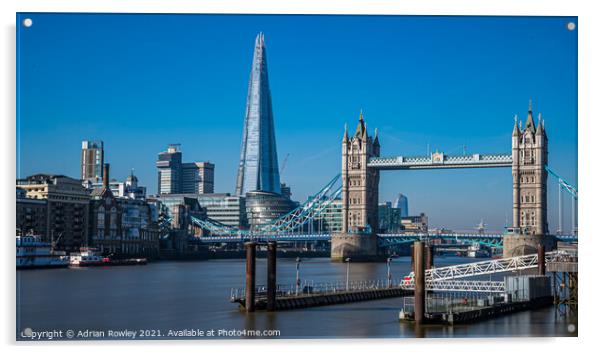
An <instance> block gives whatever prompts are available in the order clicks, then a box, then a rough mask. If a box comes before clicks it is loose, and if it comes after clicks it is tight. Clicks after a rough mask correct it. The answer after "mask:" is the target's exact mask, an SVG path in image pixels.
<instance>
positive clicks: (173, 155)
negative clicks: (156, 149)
mask: <svg viewBox="0 0 602 354" xmlns="http://www.w3.org/2000/svg"><path fill="white" fill-rule="evenodd" d="M157 170H158V187H157V192H158V193H159V194H171V193H180V192H181V190H182V152H181V151H180V144H170V145H169V146H168V147H167V151H163V152H160V153H159V157H158V159H157Z"/></svg>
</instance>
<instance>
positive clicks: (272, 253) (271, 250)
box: [267, 241, 277, 311]
mask: <svg viewBox="0 0 602 354" xmlns="http://www.w3.org/2000/svg"><path fill="white" fill-rule="evenodd" d="M276 249H277V243H276V241H270V242H268V294H267V295H268V299H267V310H268V311H275V310H276Z"/></svg>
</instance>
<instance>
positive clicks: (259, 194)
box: [246, 191, 298, 229]
mask: <svg viewBox="0 0 602 354" xmlns="http://www.w3.org/2000/svg"><path fill="white" fill-rule="evenodd" d="M297 205H298V203H295V202H293V201H292V200H290V199H288V198H285V197H283V196H282V195H280V194H278V193H271V192H263V191H255V192H248V193H247V194H246V210H247V220H248V222H249V227H251V228H253V229H256V228H258V227H260V226H263V225H267V224H270V223H272V222H273V221H274V220H276V219H278V218H279V217H281V216H283V215H284V214H287V213H288V212H290V211H291V210H293V209H294V208H296V207H297Z"/></svg>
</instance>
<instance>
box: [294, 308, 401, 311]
mask: <svg viewBox="0 0 602 354" xmlns="http://www.w3.org/2000/svg"><path fill="white" fill-rule="evenodd" d="M300 310H301V311H311V312H364V311H366V312H369V311H391V310H393V311H395V310H397V311H399V307H365V308H362V307H360V308H349V307H314V308H306V309H300Z"/></svg>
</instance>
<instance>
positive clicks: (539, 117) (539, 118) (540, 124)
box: [535, 113, 546, 135]
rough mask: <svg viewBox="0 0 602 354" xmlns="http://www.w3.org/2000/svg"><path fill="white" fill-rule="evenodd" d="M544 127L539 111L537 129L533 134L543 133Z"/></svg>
mask: <svg viewBox="0 0 602 354" xmlns="http://www.w3.org/2000/svg"><path fill="white" fill-rule="evenodd" d="M545 133H546V132H545V128H544V126H543V120H542V119H541V113H539V115H538V116H537V131H536V133H535V135H545Z"/></svg>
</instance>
